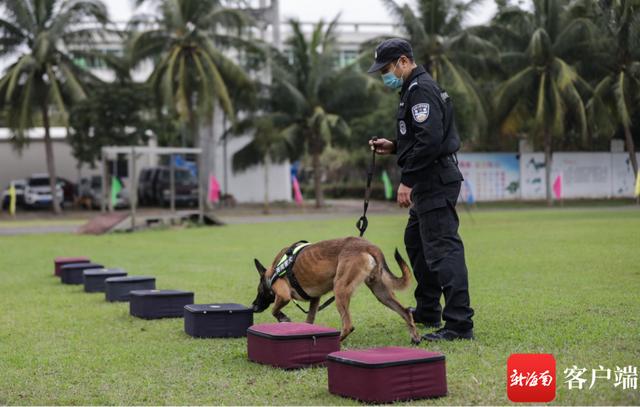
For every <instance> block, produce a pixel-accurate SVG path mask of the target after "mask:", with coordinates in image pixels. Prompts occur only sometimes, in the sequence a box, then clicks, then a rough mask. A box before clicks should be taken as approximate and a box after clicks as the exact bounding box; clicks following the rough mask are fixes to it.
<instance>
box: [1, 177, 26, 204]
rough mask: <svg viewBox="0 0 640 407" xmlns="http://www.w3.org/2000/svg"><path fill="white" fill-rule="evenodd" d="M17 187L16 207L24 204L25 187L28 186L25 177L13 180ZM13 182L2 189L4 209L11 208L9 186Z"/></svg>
mask: <svg viewBox="0 0 640 407" xmlns="http://www.w3.org/2000/svg"><path fill="white" fill-rule="evenodd" d="M11 182H13V186H14V187H15V189H16V207H17V208H21V207H23V206H24V189H25V187H26V186H27V181H26V180H23V179H16V180H13V181H11ZM10 186H11V183H9V185H7V187H6V188H5V189H4V191H2V209H9V203H10V199H11V198H10V197H9V187H10Z"/></svg>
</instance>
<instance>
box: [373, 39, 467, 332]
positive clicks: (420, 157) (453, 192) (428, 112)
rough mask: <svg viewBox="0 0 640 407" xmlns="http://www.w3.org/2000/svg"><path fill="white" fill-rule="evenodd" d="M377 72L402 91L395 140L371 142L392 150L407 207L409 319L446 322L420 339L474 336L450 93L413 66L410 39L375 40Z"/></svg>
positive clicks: (402, 203) (400, 196) (384, 150)
mask: <svg viewBox="0 0 640 407" xmlns="http://www.w3.org/2000/svg"><path fill="white" fill-rule="evenodd" d="M378 71H380V72H381V73H382V80H383V82H384V83H385V85H387V86H388V87H390V88H392V89H399V90H400V104H399V106H398V112H397V114H396V119H397V121H396V136H397V138H396V140H393V141H390V140H387V139H377V140H375V141H373V140H372V141H370V142H369V145H370V146H371V148H372V149H374V148H375V150H376V152H377V153H380V154H393V153H395V154H397V155H398V165H399V166H400V168H401V169H402V176H401V183H400V186H399V187H398V204H399V205H400V206H401V207H403V208H410V210H409V222H408V224H407V227H406V230H405V237H404V240H405V246H406V248H407V253H408V255H409V258H410V260H411V264H412V267H413V272H414V275H415V277H416V280H417V283H418V286H417V288H416V291H415V297H416V303H417V304H416V308H415V309H414V310H413V316H414V320H415V321H416V322H421V323H423V324H425V326H427V327H434V328H438V327H440V319H441V318H442V319H443V320H444V321H445V326H444V328H442V329H439V330H437V331H436V332H434V333H429V334H426V335H424V336H423V339H426V340H430V341H438V340H453V339H472V338H473V322H472V320H471V318H472V317H473V309H472V308H471V306H470V300H469V290H468V280H467V266H466V264H465V260H464V247H463V244H462V240H461V239H460V236H459V235H458V225H459V219H458V215H457V213H456V209H455V206H456V202H457V200H458V195H459V193H460V186H461V182H462V179H463V178H462V174H461V173H460V170H459V169H458V162H457V159H456V156H455V153H456V151H458V149H459V148H460V137H459V136H458V133H457V131H456V127H455V124H454V121H453V105H452V102H451V98H450V97H449V95H448V94H447V92H445V91H444V90H442V89H441V88H440V87H439V86H438V84H437V83H436V81H435V80H434V79H433V78H432V77H431V75H429V73H427V71H426V70H425V69H424V68H423V67H418V66H417V65H416V64H415V62H414V60H413V51H412V50H411V45H410V44H409V43H408V42H407V41H405V40H403V39H399V38H394V39H390V40H386V41H384V42H383V43H381V44H380V45H378V47H377V48H376V53H375V62H374V64H373V65H372V66H371V68H370V69H369V73H374V72H378ZM440 294H444V298H445V305H444V309H441V306H440Z"/></svg>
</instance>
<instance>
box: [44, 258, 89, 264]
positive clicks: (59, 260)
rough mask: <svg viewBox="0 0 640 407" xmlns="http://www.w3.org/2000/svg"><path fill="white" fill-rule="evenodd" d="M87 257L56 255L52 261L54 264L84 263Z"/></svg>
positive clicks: (87, 259)
mask: <svg viewBox="0 0 640 407" xmlns="http://www.w3.org/2000/svg"><path fill="white" fill-rule="evenodd" d="M89 261H90V260H89V258H87V257H56V258H55V260H54V261H53V262H54V263H55V264H62V263H85V262H87V263H88V262H89Z"/></svg>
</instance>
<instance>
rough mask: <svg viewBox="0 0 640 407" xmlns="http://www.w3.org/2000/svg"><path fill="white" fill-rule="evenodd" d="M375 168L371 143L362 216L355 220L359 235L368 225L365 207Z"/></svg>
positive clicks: (375, 139) (361, 234)
mask: <svg viewBox="0 0 640 407" xmlns="http://www.w3.org/2000/svg"><path fill="white" fill-rule="evenodd" d="M377 140H378V138H377V137H374V138H372V139H371V141H373V142H374V143H375V142H376V141H377ZM375 169H376V146H375V144H374V145H373V152H372V154H371V166H370V167H369V170H368V171H367V187H366V189H365V191H364V210H363V212H362V216H361V217H360V219H358V222H356V228H358V230H359V231H360V237H362V236H363V235H364V232H365V231H366V230H367V226H369V220H368V219H367V209H369V198H371V181H372V180H373V172H374V171H375Z"/></svg>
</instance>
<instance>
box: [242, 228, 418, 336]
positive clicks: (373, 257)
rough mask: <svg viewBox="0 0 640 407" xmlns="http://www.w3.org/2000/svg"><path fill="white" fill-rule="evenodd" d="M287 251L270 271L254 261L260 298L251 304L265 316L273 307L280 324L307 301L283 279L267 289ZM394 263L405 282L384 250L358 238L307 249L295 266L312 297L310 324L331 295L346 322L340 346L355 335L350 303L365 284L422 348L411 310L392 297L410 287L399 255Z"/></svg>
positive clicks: (405, 266)
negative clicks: (296, 303)
mask: <svg viewBox="0 0 640 407" xmlns="http://www.w3.org/2000/svg"><path fill="white" fill-rule="evenodd" d="M287 249H288V247H285V248H283V249H282V250H280V252H279V253H278V254H277V255H276V257H275V259H274V260H273V262H272V263H271V266H270V267H269V268H265V267H264V266H263V265H262V264H261V263H260V261H259V260H257V259H254V262H255V265H256V268H257V269H258V273H259V274H260V283H259V284H258V296H257V297H256V299H255V300H254V301H253V311H254V312H262V311H264V310H266V309H267V308H269V305H271V304H272V303H275V304H274V306H273V309H272V311H271V313H272V314H273V316H274V317H275V318H276V319H277V320H278V321H279V322H289V321H290V319H289V318H288V317H287V316H286V315H285V314H284V313H283V312H282V308H284V307H285V306H286V305H287V304H288V303H289V302H290V301H291V299H295V300H302V299H303V298H302V297H301V296H300V294H299V293H297V292H296V290H295V289H294V288H292V287H291V284H290V283H289V280H288V279H287V278H286V276H285V277H281V278H278V279H276V280H275V281H274V283H273V286H271V288H270V287H269V280H270V278H271V277H272V275H273V273H274V270H275V268H276V266H277V263H278V262H279V260H280V259H281V258H282V256H283V255H284V253H285V252H286V251H287ZM395 259H396V261H397V262H398V265H399V266H400V270H402V277H400V278H398V277H396V276H395V275H393V274H392V273H391V271H390V270H389V266H387V262H386V261H385V258H384V255H383V254H382V251H381V250H380V248H378V247H377V246H375V245H374V244H372V243H370V242H368V241H367V240H365V239H363V238H359V237H347V238H343V239H333V240H324V241H321V242H318V243H314V244H311V245H309V246H307V247H305V248H304V249H303V250H302V251H301V252H300V253H299V254H298V257H297V259H296V261H295V264H294V266H293V270H292V272H293V273H294V274H295V277H296V279H297V280H298V282H299V284H300V286H301V287H302V289H303V290H304V291H305V292H306V293H307V294H308V295H309V296H310V297H311V300H310V305H309V313H308V315H307V322H308V323H310V324H312V323H313V321H314V320H315V317H316V313H317V311H318V306H319V304H320V297H322V296H323V295H325V294H327V293H328V292H330V291H333V293H334V295H335V298H336V307H337V308H338V312H339V313H340V317H341V318H342V331H341V335H340V340H341V341H342V340H344V339H345V338H346V337H347V336H349V334H350V333H351V332H353V330H354V329H355V328H354V327H353V325H352V323H351V315H350V313H349V301H350V300H351V296H352V295H353V292H354V291H355V289H356V287H357V286H358V285H359V284H360V283H362V282H364V283H365V284H366V285H367V287H369V289H370V290H371V292H372V293H373V295H375V296H376V298H377V299H378V301H380V302H381V303H383V304H384V305H386V306H387V307H389V308H391V309H392V310H394V311H395V312H397V313H398V314H400V316H401V317H402V318H403V319H404V320H405V322H406V323H407V327H408V328H409V333H410V335H411V340H412V342H413V343H416V344H417V343H419V342H420V336H419V335H418V332H417V330H416V326H415V324H414V323H413V316H412V315H411V312H410V311H409V309H407V308H405V307H403V306H402V304H400V303H399V302H398V300H397V299H396V297H395V295H394V293H393V291H394V290H402V289H405V288H407V287H408V286H409V283H410V279H411V270H410V269H409V266H408V265H407V263H405V261H404V259H403V258H402V256H400V253H399V252H398V250H397V249H396V251H395Z"/></svg>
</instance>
